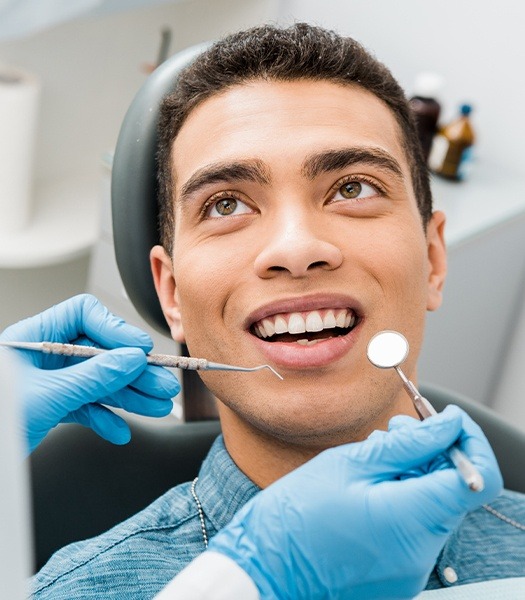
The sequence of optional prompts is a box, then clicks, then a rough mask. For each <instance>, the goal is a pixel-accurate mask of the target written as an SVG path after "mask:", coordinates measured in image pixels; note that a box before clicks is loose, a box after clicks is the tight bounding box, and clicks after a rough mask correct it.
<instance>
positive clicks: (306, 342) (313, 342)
mask: <svg viewBox="0 0 525 600" xmlns="http://www.w3.org/2000/svg"><path fill="white" fill-rule="evenodd" d="M331 339H332V338H331V337H328V338H324V339H323V340H297V342H296V343H297V344H299V345H301V346H315V345H316V344H317V343H319V342H321V341H322V342H325V341H326V340H331Z"/></svg>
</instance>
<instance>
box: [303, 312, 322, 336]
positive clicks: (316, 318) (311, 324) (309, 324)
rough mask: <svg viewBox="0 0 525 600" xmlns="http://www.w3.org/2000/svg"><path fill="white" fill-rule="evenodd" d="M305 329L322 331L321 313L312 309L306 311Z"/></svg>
mask: <svg viewBox="0 0 525 600" xmlns="http://www.w3.org/2000/svg"><path fill="white" fill-rule="evenodd" d="M305 326H306V331H323V329H324V323H323V319H321V315H320V314H319V313H318V312H317V311H316V310H314V311H313V312H311V313H308V315H307V317H306V321H305Z"/></svg>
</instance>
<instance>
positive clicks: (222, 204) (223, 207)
mask: <svg viewBox="0 0 525 600" xmlns="http://www.w3.org/2000/svg"><path fill="white" fill-rule="evenodd" d="M236 208H237V200H235V199H233V198H224V199H222V200H218V201H217V202H216V204H215V210H216V211H217V212H218V213H219V214H220V215H222V216H223V217H227V216H228V215H231V214H232V213H233V212H234V211H235V209H236Z"/></svg>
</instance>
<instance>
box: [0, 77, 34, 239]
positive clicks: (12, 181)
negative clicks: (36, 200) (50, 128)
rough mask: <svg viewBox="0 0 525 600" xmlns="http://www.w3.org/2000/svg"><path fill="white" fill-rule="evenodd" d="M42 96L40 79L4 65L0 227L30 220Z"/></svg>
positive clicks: (9, 228) (15, 226) (19, 225)
mask: <svg viewBox="0 0 525 600" xmlns="http://www.w3.org/2000/svg"><path fill="white" fill-rule="evenodd" d="M39 98H40V83H39V81H38V79H37V78H36V77H35V76H33V75H31V74H29V73H26V72H24V71H20V70H19V69H14V68H9V67H2V66H0V231H2V232H9V233H11V232H16V231H20V230H21V229H24V227H26V226H27V224H28V223H29V220H30V217H31V209H32V181H33V155H34V148H35V137H36V128H37V118H38V105H39Z"/></svg>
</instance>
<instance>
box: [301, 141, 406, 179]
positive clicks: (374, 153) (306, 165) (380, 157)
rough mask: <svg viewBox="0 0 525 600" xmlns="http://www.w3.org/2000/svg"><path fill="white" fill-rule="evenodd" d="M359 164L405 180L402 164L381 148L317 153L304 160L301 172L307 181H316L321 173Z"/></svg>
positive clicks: (347, 149) (346, 149)
mask: <svg viewBox="0 0 525 600" xmlns="http://www.w3.org/2000/svg"><path fill="white" fill-rule="evenodd" d="M358 163H360V164H368V165H372V166H375V167H377V168H379V169H381V170H383V171H388V172H389V173H392V174H394V175H396V176H397V177H399V178H401V179H403V171H402V169H401V166H400V164H399V163H398V162H397V160H396V159H395V158H394V157H393V156H391V155H390V154H389V153H388V152H385V151H384V150H382V149H381V148H341V149H337V150H326V151H324V152H317V153H315V154H311V155H310V156H308V157H307V158H306V159H305V160H304V162H303V166H302V169H301V171H302V174H303V175H304V177H306V178H307V179H314V178H315V177H317V176H318V175H320V174H321V173H328V172H330V171H339V170H340V169H344V168H345V167H349V166H350V165H353V164H358Z"/></svg>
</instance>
